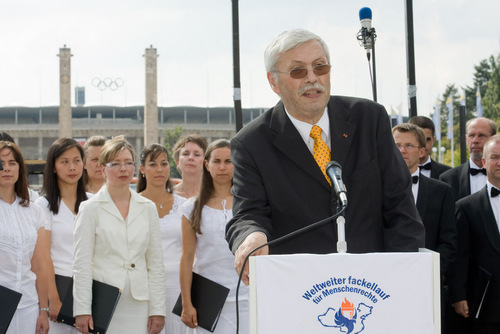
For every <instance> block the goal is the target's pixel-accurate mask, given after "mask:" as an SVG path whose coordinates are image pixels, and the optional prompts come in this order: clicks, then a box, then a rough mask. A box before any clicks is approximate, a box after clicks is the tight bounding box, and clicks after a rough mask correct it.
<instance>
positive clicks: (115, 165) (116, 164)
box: [106, 161, 134, 169]
mask: <svg viewBox="0 0 500 334" xmlns="http://www.w3.org/2000/svg"><path fill="white" fill-rule="evenodd" d="M106 166H107V167H109V168H112V169H120V168H121V167H122V166H124V167H125V168H134V162H133V161H125V162H119V161H112V162H108V163H107V164H106Z"/></svg>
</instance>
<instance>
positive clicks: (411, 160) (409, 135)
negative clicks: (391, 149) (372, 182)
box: [392, 123, 457, 278]
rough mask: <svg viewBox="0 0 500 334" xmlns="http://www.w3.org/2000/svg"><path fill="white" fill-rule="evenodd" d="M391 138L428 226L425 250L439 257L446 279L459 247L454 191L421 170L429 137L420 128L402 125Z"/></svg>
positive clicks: (424, 221) (395, 129)
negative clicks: (401, 159) (420, 164)
mask: <svg viewBox="0 0 500 334" xmlns="http://www.w3.org/2000/svg"><path fill="white" fill-rule="evenodd" d="M392 136H393V137H394V142H395V143H396V147H397V148H398V149H399V151H400V152H401V155H402V156H403V159H404V160H405V162H406V165H407V166H408V170H409V171H410V174H411V175H412V180H413V186H412V191H413V196H414V200H415V204H416V206H417V209H418V213H419V214H420V217H421V218H422V222H423V223H424V226H425V247H426V248H428V249H432V250H434V251H436V252H438V253H439V254H440V258H441V277H442V278H443V277H444V275H445V274H446V271H447V269H448V267H449V265H450V263H451V262H453V261H454V259H455V255H456V247H457V230H456V226H455V216H454V211H455V203H454V202H453V196H452V194H451V187H450V186H449V185H448V184H446V183H444V182H442V181H439V180H435V179H431V178H428V177H426V176H424V175H422V171H421V170H419V166H418V163H419V161H420V158H421V157H422V156H424V155H425V154H426V153H425V151H426V148H425V143H426V135H425V133H424V131H423V130H422V129H421V128H419V127H418V126H416V125H415V124H410V123H404V124H399V125H396V126H395V127H393V128H392Z"/></svg>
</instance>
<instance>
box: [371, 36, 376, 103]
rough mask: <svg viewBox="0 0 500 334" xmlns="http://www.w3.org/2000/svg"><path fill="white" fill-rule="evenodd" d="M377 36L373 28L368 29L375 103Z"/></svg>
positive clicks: (374, 99)
mask: <svg viewBox="0 0 500 334" xmlns="http://www.w3.org/2000/svg"><path fill="white" fill-rule="evenodd" d="M376 37H377V34H376V33H375V28H371V29H370V38H371V40H372V72H373V82H372V89H373V101H375V102H377V71H376V70H375V38H376Z"/></svg>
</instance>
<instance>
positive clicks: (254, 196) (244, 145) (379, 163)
mask: <svg viewBox="0 0 500 334" xmlns="http://www.w3.org/2000/svg"><path fill="white" fill-rule="evenodd" d="M328 113H329V119H330V131H331V132H330V136H331V147H332V160H335V161H337V162H338V163H340V165H341V166H342V167H343V180H344V183H345V185H346V188H347V198H348V202H349V205H348V207H347V210H346V213H345V216H346V241H347V251H348V252H350V253H362V252H376V251H416V250H417V249H418V248H419V247H423V246H424V237H425V236H424V234H425V232H424V228H423V225H422V223H421V221H420V218H419V216H418V213H417V210H416V207H415V204H414V202H413V196H412V192H411V178H410V173H409V171H408V168H407V167H406V164H405V163H404V161H403V159H402V156H401V153H400V152H398V150H397V149H396V146H395V145H394V139H393V138H392V135H391V129H390V122H389V118H388V116H387V112H386V111H385V109H384V107H383V106H381V105H379V104H376V103H373V102H372V101H369V100H363V99H355V98H349V97H341V96H334V97H331V98H330V102H329V103H328ZM231 159H232V161H233V164H234V180H233V182H234V186H233V194H234V203H233V213H234V217H233V219H231V221H230V222H229V223H228V225H227V228H226V232H227V233H226V238H227V240H228V242H229V245H230V247H231V249H232V251H233V252H235V251H236V249H237V248H238V246H239V245H240V243H241V242H242V241H243V240H244V238H245V237H246V236H247V235H249V234H250V233H252V232H256V231H260V232H264V233H265V234H266V235H267V237H268V240H273V239H275V238H278V237H281V236H283V235H285V234H287V233H290V232H292V231H296V230H297V229H299V228H302V227H304V226H308V225H310V224H312V223H314V222H316V221H319V220H322V219H325V218H327V217H330V216H331V215H333V214H334V213H335V207H336V203H334V202H335V201H332V199H334V198H335V196H332V188H331V187H330V185H329V184H328V182H327V180H326V179H325V177H324V176H323V174H322V173H321V170H320V169H319V167H318V165H317V164H316V162H315V160H314V158H313V156H312V154H311V152H310V151H309V150H308V148H307V146H306V144H305V143H304V141H303V139H302V137H301V136H300V135H299V132H298V131H297V129H296V128H295V127H294V125H293V124H292V122H291V121H290V119H289V118H288V116H287V115H286V113H285V111H284V107H283V103H282V102H281V101H280V102H279V103H278V104H277V105H276V106H275V107H274V108H272V109H270V110H268V111H267V112H265V113H264V114H262V115H261V116H259V117H258V118H257V119H255V120H254V121H253V122H251V123H250V124H248V125H246V126H245V127H244V128H243V129H242V130H241V131H240V132H239V133H238V134H237V135H236V136H235V137H234V138H233V139H232V140H231ZM336 242H337V231H336V224H335V222H332V223H331V224H329V225H327V226H324V227H322V228H319V229H316V230H314V231H312V232H309V233H307V234H305V235H303V236H300V237H299V238H296V239H294V240H291V241H287V242H283V243H281V244H278V245H276V246H275V247H271V249H270V252H271V253H331V252H335V251H336Z"/></svg>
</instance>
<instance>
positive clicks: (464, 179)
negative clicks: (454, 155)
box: [459, 162, 471, 198]
mask: <svg viewBox="0 0 500 334" xmlns="http://www.w3.org/2000/svg"><path fill="white" fill-rule="evenodd" d="M459 184H463V185H465V187H462V188H460V192H459V196H460V198H463V197H465V196H469V195H470V194H471V192H470V164H469V162H467V163H466V165H464V166H463V168H462V170H461V171H460V182H459Z"/></svg>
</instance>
